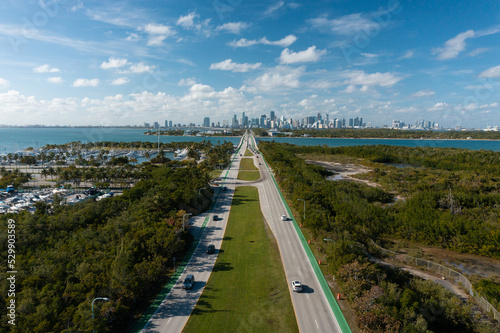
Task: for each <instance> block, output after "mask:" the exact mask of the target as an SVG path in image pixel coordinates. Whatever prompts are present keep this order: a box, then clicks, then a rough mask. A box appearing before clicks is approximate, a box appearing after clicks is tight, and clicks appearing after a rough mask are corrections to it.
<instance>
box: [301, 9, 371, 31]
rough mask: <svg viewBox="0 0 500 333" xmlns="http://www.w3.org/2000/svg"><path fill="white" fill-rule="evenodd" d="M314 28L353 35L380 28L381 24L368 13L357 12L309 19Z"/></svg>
mask: <svg viewBox="0 0 500 333" xmlns="http://www.w3.org/2000/svg"><path fill="white" fill-rule="evenodd" d="M308 23H309V24H311V26H312V27H313V28H316V29H318V30H320V31H324V32H330V33H335V34H339V35H347V36H349V35H352V34H355V33H359V32H360V31H364V32H373V31H375V30H376V29H380V25H379V24H378V23H377V22H375V21H373V20H372V19H371V18H370V17H368V16H367V15H366V14H362V13H355V14H350V15H345V16H342V17H339V18H336V19H331V20H330V19H328V18H326V16H322V17H318V18H314V19H310V20H308Z"/></svg>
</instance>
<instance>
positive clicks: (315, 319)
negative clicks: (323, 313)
mask: <svg viewBox="0 0 500 333" xmlns="http://www.w3.org/2000/svg"><path fill="white" fill-rule="evenodd" d="M314 322H315V323H316V327H317V328H318V330H319V325H318V321H317V320H316V319H314Z"/></svg>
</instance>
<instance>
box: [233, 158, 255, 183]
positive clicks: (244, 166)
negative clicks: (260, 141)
mask: <svg viewBox="0 0 500 333" xmlns="http://www.w3.org/2000/svg"><path fill="white" fill-rule="evenodd" d="M238 179H239V180H259V179H260V172H259V169H257V167H256V166H255V164H254V163H253V159H252V158H242V159H241V162H240V170H239V172H238Z"/></svg>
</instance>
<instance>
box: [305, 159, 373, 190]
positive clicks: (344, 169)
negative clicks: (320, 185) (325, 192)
mask: <svg viewBox="0 0 500 333" xmlns="http://www.w3.org/2000/svg"><path fill="white" fill-rule="evenodd" d="M306 163H309V164H314V165H319V166H322V167H324V168H325V169H327V170H329V171H332V172H335V173H336V175H334V176H333V177H331V178H329V179H330V180H348V181H355V182H359V183H364V184H366V185H368V186H371V187H381V186H380V184H377V183H375V182H372V181H369V180H365V179H358V178H355V177H354V175H356V174H359V173H367V172H370V171H372V169H370V168H368V167H365V166H363V165H359V164H340V163H336V162H326V161H311V160H306Z"/></svg>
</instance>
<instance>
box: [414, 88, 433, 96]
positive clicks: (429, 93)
mask: <svg viewBox="0 0 500 333" xmlns="http://www.w3.org/2000/svg"><path fill="white" fill-rule="evenodd" d="M435 94H436V92H435V91H432V90H429V89H425V90H420V91H417V92H415V93H413V94H411V95H410V97H429V96H432V95H435Z"/></svg>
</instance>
